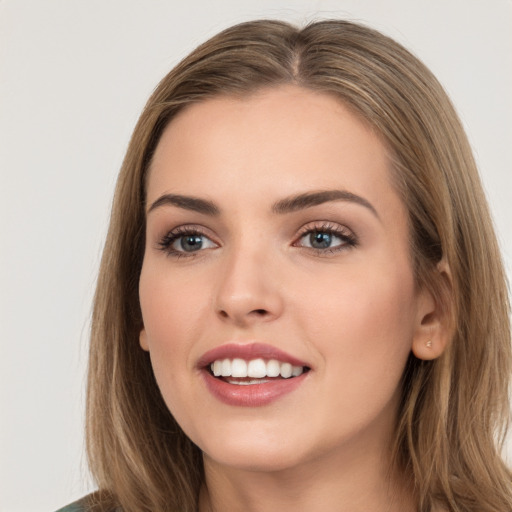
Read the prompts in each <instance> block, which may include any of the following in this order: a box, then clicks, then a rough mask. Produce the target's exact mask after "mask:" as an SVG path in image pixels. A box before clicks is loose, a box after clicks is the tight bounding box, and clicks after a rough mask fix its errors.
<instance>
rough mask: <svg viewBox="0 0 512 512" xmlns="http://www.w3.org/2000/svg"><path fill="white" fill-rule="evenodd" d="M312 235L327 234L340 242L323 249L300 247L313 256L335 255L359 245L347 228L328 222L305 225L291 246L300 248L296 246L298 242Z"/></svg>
mask: <svg viewBox="0 0 512 512" xmlns="http://www.w3.org/2000/svg"><path fill="white" fill-rule="evenodd" d="M313 233H321V234H327V235H331V236H335V237H337V238H339V239H340V240H341V244H340V245H336V246H334V247H326V248H324V249H319V248H315V247H307V246H302V247H303V248H304V249H308V250H309V251H312V252H313V253H314V254H315V255H320V256H328V255H331V254H336V253H338V252H340V251H346V250H348V249H351V248H353V247H356V246H357V245H358V243H359V242H358V239H357V237H356V235H355V234H354V233H353V232H352V231H351V230H350V229H348V228H347V227H345V226H341V225H339V224H333V223H330V222H323V223H321V224H318V223H312V224H307V225H305V226H304V227H303V228H301V231H300V233H299V235H298V237H297V242H294V243H293V245H294V246H295V247H301V246H300V245H298V242H299V241H300V240H302V239H303V238H304V237H305V236H306V235H309V236H311V235H312V234H313Z"/></svg>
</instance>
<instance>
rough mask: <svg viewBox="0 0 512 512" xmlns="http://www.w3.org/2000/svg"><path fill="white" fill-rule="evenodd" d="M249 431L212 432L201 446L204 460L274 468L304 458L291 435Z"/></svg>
mask: <svg viewBox="0 0 512 512" xmlns="http://www.w3.org/2000/svg"><path fill="white" fill-rule="evenodd" d="M251 434H252V435H248V434H247V433H245V434H244V435H235V434H233V433H232V432H231V433H229V434H227V435H225V436H215V437H214V436H211V437H209V438H208V442H206V443H204V444H203V446H201V444H199V447H200V448H201V449H202V451H203V453H204V454H205V460H206V459H209V461H210V462H211V463H213V464H219V465H222V466H227V467H231V468H233V469H238V470H243V471H258V472H275V471H283V470H286V469H290V468H293V467H295V466H297V465H299V464H300V463H301V461H303V460H304V459H306V458H307V455H306V453H305V450H304V449H301V450H299V449H298V448H297V447H298V446H302V447H303V448H304V443H303V442H297V441H296V440H294V439H293V438H292V436H289V435H287V436H282V435H273V434H269V433H268V432H266V433H264V432H258V433H256V435H255V433H254V432H252V433H251Z"/></svg>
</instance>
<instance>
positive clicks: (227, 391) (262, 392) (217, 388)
mask: <svg viewBox="0 0 512 512" xmlns="http://www.w3.org/2000/svg"><path fill="white" fill-rule="evenodd" d="M201 373H202V375H203V378H204V381H205V383H206V386H207V388H208V390H209V391H210V393H211V394H212V395H213V396H214V397H215V398H217V399H218V400H220V401H221V402H223V403H225V404H227V405H234V406H238V407H261V406H262V405H268V404H270V403H272V402H274V401H276V400H278V399H279V398H281V397H283V396H284V395H287V394H289V393H291V392H292V391H294V390H295V389H297V387H299V386H300V385H301V384H302V383H303V382H304V379H305V378H306V376H307V374H308V373H309V372H307V373H303V374H302V375H299V376H298V377H292V378H290V379H276V380H272V381H270V382H264V383H262V384H250V385H245V386H244V385H238V384H229V383H228V382H225V381H223V380H221V379H218V378H216V377H214V376H213V375H212V374H211V373H210V372H208V371H207V370H203V371H202V372H201Z"/></svg>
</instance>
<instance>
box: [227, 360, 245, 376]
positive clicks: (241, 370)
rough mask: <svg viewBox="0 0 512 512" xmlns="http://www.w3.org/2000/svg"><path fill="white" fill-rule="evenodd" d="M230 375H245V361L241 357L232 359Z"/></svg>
mask: <svg viewBox="0 0 512 512" xmlns="http://www.w3.org/2000/svg"><path fill="white" fill-rule="evenodd" d="M231 377H247V363H246V362H245V361H244V360H243V359H233V362H232V363H231Z"/></svg>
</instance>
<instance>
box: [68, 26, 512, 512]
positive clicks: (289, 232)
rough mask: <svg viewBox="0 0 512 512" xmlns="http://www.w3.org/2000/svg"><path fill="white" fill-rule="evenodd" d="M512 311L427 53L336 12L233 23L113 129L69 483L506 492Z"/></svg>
mask: <svg viewBox="0 0 512 512" xmlns="http://www.w3.org/2000/svg"><path fill="white" fill-rule="evenodd" d="M508 314H509V304H508V298H507V290H506V284H505V276H504V272H503V268H502V264H501V260H500V255H499V251H498V247H497V243H496V239H495V236H494V233H493V228H492V223H491V221H490V216H489V212H488V208H487V205H486V201H485V198H484V194H483V192H482V187H481V185H480V181H479V178H478V174H477V171H476V168H475V164H474V161H473V158H472V156H471V151H470V148H469V145H468V142H467V139H466V137H465V135H464V132H463V129H462V127H461V125H460V122H459V120H458V118H457V116H456V114H455V112H454V109H453V107H452V105H451V104H450V101H449V100H448V98H447V96H446V94H445V93H444V91H443V90H442V88H441V86H440V85H439V83H438V82H437V81H436V79H435V78H434V77H433V76H432V74H431V73H430V72H429V71H428V70H427V69H426V68H425V67H424V66H423V65H422V64H421V63H420V62H419V61H418V60H417V59H416V58H415V57H413V56H412V55H411V54H410V53H409V52H407V51H406V50H405V49H403V48H402V47H401V46H400V45H398V44H397V43H396V42H394V41H392V40H390V39H389V38H387V37H385V36H383V35H382V34H379V33H378V32H376V31H374V30H371V29H369V28H366V27H363V26H360V25H357V24H353V23H349V22H344V21H325V22H319V23H313V24H311V25H308V26H307V27H305V28H304V29H296V28H295V27H292V26H290V25H288V24H286V23H282V22H277V21H259V22H251V23H245V24H241V25H238V26H235V27H233V28H231V29H228V30H226V31H224V32H222V33H221V34H219V35H218V36H216V37H214V38H213V39H211V40H210V41H208V42H206V43H205V44H204V45H202V46H201V47H199V48H198V49H197V50H195V51H194V52H193V53H192V54H191V55H190V56H189V57H187V58H186V59H185V60H184V61H183V62H182V63H180V64H179V65H178V66H177V67H176V68H175V69H174V70H173V71H171V72H170V73H169V75H168V76H167V77H165V78H164V79H163V81H162V82H161V83H160V85H159V86H158V88H157V89H156V91H155V92H154V94H153V95H152V97H151V98H150V100H149V102H148V104H147V105H146V108H145V110H144V112H143V114H142V116H141V118H140V120H139V122H138V124H137V126H136V128H135V132H134V135H133V137H132V141H131V143H130V146H129V148H128V152H127V155H126V158H125V161H124V164H123V168H122V170H121V174H120V177H119V181H118V185H117V190H116V195H115V200H114V206H113V213H112V219H111V224H110V230H109V234H108V237H107V242H106V246H105V251H104V256H103V260H102V266H101V271H100V277H99V281H98V288H97V293H96V299H95V309H94V317H93V327H92V338H91V352H90V365H89V380H88V402H87V441H88V455H89V462H90V467H91V470H92V473H93V475H94V477H95V479H96V481H97V483H98V486H99V491H98V492H97V493H95V494H94V495H93V496H91V497H89V498H87V499H86V500H84V501H83V502H82V504H80V505H76V506H77V507H82V506H84V507H86V509H88V510H114V509H115V508H116V507H120V509H122V510H124V511H125V512H129V511H141V510H148V511H149V510H151V511H164V510H166V511H196V510H200V511H201V512H204V511H216V510H233V511H235V510H236V511H238V510H244V511H261V510H280V509H284V508H285V507H286V508H291V507H293V508H294V509H296V510H318V509H321V510H323V511H330V510H333V511H334V510H336V511H342V510H347V511H348V510H350V511H352V512H353V511H356V510H373V511H379V510H382V511H416V510H419V511H425V512H426V511H434V510H447V511H477V510H478V511H479V512H482V511H505V510H511V509H512V492H511V485H510V472H509V470H508V469H507V468H506V466H505V464H504V462H503V461H502V459H501V457H500V452H499V448H500V443H499V441H500V440H501V439H503V435H504V433H505V426H506V422H507V418H508V407H509V406H508V399H507V387H508V382H509V374H510V360H511V359H510V358H511V355H510V326H509V317H508ZM497 440H498V442H497ZM78 509H81V508H78ZM68 510H71V508H70V509H68Z"/></svg>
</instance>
